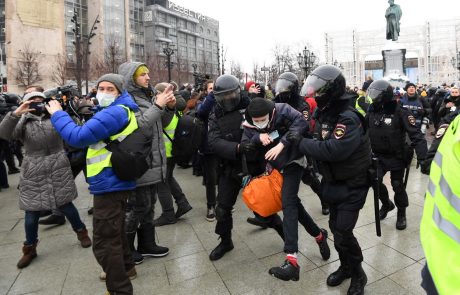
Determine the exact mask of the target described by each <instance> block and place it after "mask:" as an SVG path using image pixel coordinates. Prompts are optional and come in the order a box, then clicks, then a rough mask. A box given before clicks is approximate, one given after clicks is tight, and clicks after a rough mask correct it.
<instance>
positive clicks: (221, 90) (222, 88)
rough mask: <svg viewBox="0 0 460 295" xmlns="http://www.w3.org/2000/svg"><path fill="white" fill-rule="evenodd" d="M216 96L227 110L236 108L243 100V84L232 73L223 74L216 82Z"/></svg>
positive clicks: (218, 102)
mask: <svg viewBox="0 0 460 295" xmlns="http://www.w3.org/2000/svg"><path fill="white" fill-rule="evenodd" d="M213 92H214V97H215V98H216V102H217V104H219V105H220V106H221V107H222V108H223V109H224V110H225V111H227V112H230V111H233V110H235V109H236V107H237V106H238V104H239V103H240V100H241V94H240V92H241V86H240V83H239V82H238V79H237V78H236V77H235V76H232V75H222V76H220V77H219V78H217V80H216V83H215V84H214V90H213Z"/></svg>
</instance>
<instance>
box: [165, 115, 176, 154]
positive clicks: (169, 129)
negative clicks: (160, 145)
mask: <svg viewBox="0 0 460 295" xmlns="http://www.w3.org/2000/svg"><path fill="white" fill-rule="evenodd" d="M177 123H179V116H178V115H177V114H174V116H173V118H172V120H171V122H169V124H168V126H166V127H165V128H163V131H164V132H165V133H166V134H168V135H167V136H166V134H164V133H163V139H164V142H165V150H166V157H167V158H171V157H172V140H174V133H175V132H176V127H177Z"/></svg>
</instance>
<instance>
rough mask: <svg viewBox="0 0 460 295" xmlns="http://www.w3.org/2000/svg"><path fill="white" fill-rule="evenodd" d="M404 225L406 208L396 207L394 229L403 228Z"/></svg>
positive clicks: (405, 225)
mask: <svg viewBox="0 0 460 295" xmlns="http://www.w3.org/2000/svg"><path fill="white" fill-rule="evenodd" d="M406 227H407V224H406V208H398V215H397V218H396V229H399V230H403V229H405V228H406Z"/></svg>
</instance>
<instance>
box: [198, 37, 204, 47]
mask: <svg viewBox="0 0 460 295" xmlns="http://www.w3.org/2000/svg"><path fill="white" fill-rule="evenodd" d="M196 44H197V46H198V47H201V48H203V46H204V40H203V38H196Z"/></svg>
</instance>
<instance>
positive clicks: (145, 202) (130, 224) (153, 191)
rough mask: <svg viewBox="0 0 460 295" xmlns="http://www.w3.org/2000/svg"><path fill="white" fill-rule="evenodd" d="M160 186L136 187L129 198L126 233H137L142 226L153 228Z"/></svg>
mask: <svg viewBox="0 0 460 295" xmlns="http://www.w3.org/2000/svg"><path fill="white" fill-rule="evenodd" d="M157 189H158V184H151V185H146V186H141V187H136V190H134V194H130V196H129V198H128V210H127V212H126V232H127V233H135V232H136V231H137V229H138V228H139V227H141V226H142V225H147V226H153V217H154V211H155V203H156V201H157Z"/></svg>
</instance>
